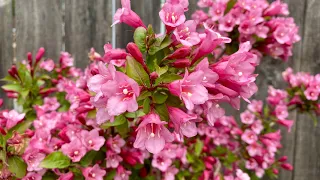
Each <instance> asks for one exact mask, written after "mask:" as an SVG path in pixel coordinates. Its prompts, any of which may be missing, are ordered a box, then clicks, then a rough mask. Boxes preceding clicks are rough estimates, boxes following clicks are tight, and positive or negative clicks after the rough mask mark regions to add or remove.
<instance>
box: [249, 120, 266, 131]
mask: <svg viewBox="0 0 320 180" xmlns="http://www.w3.org/2000/svg"><path fill="white" fill-rule="evenodd" d="M251 129H252V131H254V132H255V133H256V134H260V133H261V131H262V130H263V125H262V122H261V120H257V121H254V122H253V124H252V125H251Z"/></svg>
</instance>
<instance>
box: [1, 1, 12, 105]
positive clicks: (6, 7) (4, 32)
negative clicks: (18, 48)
mask: <svg viewBox="0 0 320 180" xmlns="http://www.w3.org/2000/svg"><path fill="white" fill-rule="evenodd" d="M12 10H13V9H12V2H11V1H7V2H6V3H5V4H2V6H1V7H0V32H1V35H0V78H3V77H5V76H6V75H7V70H8V68H9V67H10V66H11V64H12V60H13V55H12V49H13V48H12V25H13V23H12V22H13V19H12V18H13V14H12ZM3 84H4V82H2V81H1V82H0V86H2V85H3ZM0 98H2V99H3V100H4V105H3V108H10V107H12V100H10V99H8V98H7V97H6V94H5V93H4V92H3V90H0Z"/></svg>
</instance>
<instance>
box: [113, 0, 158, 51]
mask: <svg viewBox="0 0 320 180" xmlns="http://www.w3.org/2000/svg"><path fill="white" fill-rule="evenodd" d="M117 8H121V4H120V1H117ZM131 9H132V10H133V11H134V12H135V13H137V14H138V15H139V16H140V18H141V19H142V21H143V22H144V24H145V25H146V26H148V24H152V27H153V30H154V31H155V32H156V33H160V23H161V20H160V17H159V11H160V9H161V1H160V0H156V1H150V0H132V1H131ZM116 26H117V38H116V42H117V47H120V48H125V47H126V45H127V43H128V42H132V41H133V33H134V29H133V28H132V27H129V26H128V25H126V24H118V25H116Z"/></svg>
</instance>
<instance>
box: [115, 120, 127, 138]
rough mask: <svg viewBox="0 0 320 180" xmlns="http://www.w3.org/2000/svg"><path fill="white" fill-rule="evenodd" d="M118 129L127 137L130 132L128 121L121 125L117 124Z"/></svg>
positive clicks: (121, 134)
mask: <svg viewBox="0 0 320 180" xmlns="http://www.w3.org/2000/svg"><path fill="white" fill-rule="evenodd" d="M116 130H117V132H118V133H119V134H120V136H121V137H122V138H126V137H127V136H128V133H129V132H130V129H129V123H128V121H126V122H125V123H123V124H121V125H119V126H116Z"/></svg>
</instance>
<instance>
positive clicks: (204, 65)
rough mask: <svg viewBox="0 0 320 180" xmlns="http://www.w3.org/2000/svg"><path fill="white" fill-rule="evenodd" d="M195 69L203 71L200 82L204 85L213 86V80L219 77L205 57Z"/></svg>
mask: <svg viewBox="0 0 320 180" xmlns="http://www.w3.org/2000/svg"><path fill="white" fill-rule="evenodd" d="M196 71H202V72H203V73H204V75H203V78H202V84H203V86H205V87H214V86H215V85H214V84H215V82H216V81H217V80H218V79H219V76H218V74H217V73H215V72H213V71H212V70H211V69H210V68H209V61H208V58H206V57H205V58H204V59H203V60H202V61H200V63H199V64H198V65H197V66H196Z"/></svg>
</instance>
